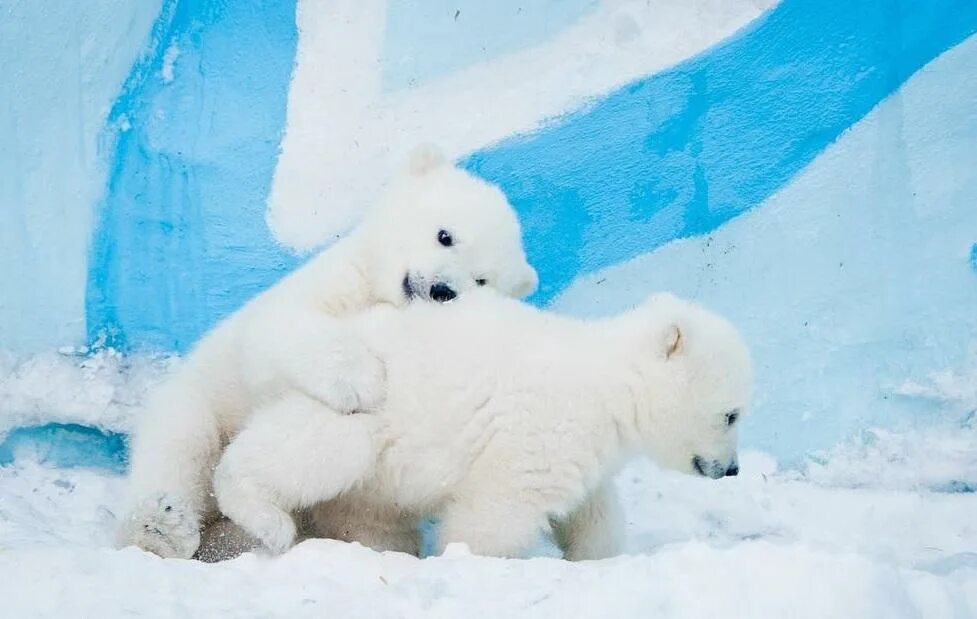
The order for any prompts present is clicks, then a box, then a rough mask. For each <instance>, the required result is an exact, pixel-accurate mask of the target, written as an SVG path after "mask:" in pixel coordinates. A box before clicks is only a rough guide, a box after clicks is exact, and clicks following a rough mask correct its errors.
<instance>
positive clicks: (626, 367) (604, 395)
mask: <svg viewBox="0 0 977 619" xmlns="http://www.w3.org/2000/svg"><path fill="white" fill-rule="evenodd" d="M631 327H632V325H629V324H627V321H625V320H621V319H620V318H609V319H603V320H599V321H591V322H588V324H587V331H588V335H589V340H590V341H588V342H586V343H585V345H586V349H589V350H591V351H595V352H594V353H593V354H592V355H590V356H588V357H587V358H586V360H585V361H584V365H583V366H582V367H580V368H579V370H580V371H579V374H578V375H577V376H576V378H577V380H575V381H574V382H575V383H576V386H575V388H574V391H575V392H576V394H578V395H577V397H578V398H579V402H580V403H581V404H582V405H581V406H578V407H574V411H575V415H577V416H578V417H579V422H580V426H581V427H582V428H584V429H585V430H584V433H583V434H582V435H581V437H580V440H581V442H584V441H586V442H587V443H589V444H590V445H591V448H590V449H589V450H588V451H592V453H593V456H594V458H595V460H596V461H597V462H600V463H601V467H602V470H601V471H600V472H599V473H597V474H596V476H597V477H601V478H602V477H606V476H608V475H612V474H614V473H615V472H616V471H617V470H618V469H620V468H621V467H622V466H623V465H624V464H626V463H627V461H629V460H631V459H633V458H635V457H637V456H641V455H650V454H648V449H647V447H646V445H645V442H644V441H643V440H642V436H643V434H644V432H643V430H644V429H645V428H646V426H647V425H649V423H653V421H652V420H651V419H650V415H649V413H650V412H651V409H650V408H649V407H650V406H651V404H652V403H651V402H649V401H648V398H647V396H646V394H647V393H649V392H650V390H649V388H648V381H649V380H651V379H652V378H653V377H649V376H647V375H646V374H645V373H644V368H643V367H642V364H638V363H633V362H632V361H633V360H634V359H636V357H635V355H636V354H643V351H641V350H639V348H640V343H639V342H636V341H635V335H634V329H633V328H631Z"/></svg>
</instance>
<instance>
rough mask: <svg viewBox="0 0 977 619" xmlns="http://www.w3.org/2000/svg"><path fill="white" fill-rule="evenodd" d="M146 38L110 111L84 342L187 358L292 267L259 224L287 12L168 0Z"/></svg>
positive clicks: (273, 146) (267, 0) (272, 154)
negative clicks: (107, 170)
mask: <svg viewBox="0 0 977 619" xmlns="http://www.w3.org/2000/svg"><path fill="white" fill-rule="evenodd" d="M152 39H153V48H152V51H151V53H150V54H148V55H147V56H146V57H145V58H144V59H143V60H141V61H140V62H139V63H137V65H136V66H135V67H134V68H133V70H132V74H131V76H130V78H129V80H128V81H127V83H126V85H125V87H124V89H123V92H122V94H121V95H120V96H119V98H118V100H117V102H116V104H115V106H114V108H113V109H112V112H111V114H110V119H109V122H110V132H109V134H108V135H107V136H106V138H107V143H108V148H110V149H114V162H113V165H112V170H111V174H110V178H109V185H108V189H107V194H106V197H105V200H104V203H103V204H102V206H101V213H100V220H99V222H98V226H97V228H96V231H95V234H94V239H93V243H92V253H91V260H90V263H91V271H90V273H89V279H88V298H87V323H88V334H89V337H90V338H91V339H93V340H94V339H98V338H99V337H100V336H102V335H103V334H104V335H107V336H108V342H107V343H108V344H110V345H113V346H116V347H118V348H121V349H147V348H148V349H155V350H178V351H184V350H186V349H187V348H188V347H189V346H190V345H191V344H192V343H193V342H194V341H195V340H196V339H197V338H198V337H199V336H200V335H201V334H202V333H204V332H205V331H206V330H207V329H209V328H210V327H211V326H213V324H214V323H215V322H216V321H217V320H218V319H219V318H221V317H222V316H225V315H226V314H228V313H229V312H231V311H233V310H234V309H235V308H237V307H238V306H239V305H240V304H241V303H242V302H243V301H244V300H246V299H247V298H249V297H251V296H253V295H254V294H255V293H256V292H258V291H260V290H262V289H264V288H266V287H267V286H268V285H270V284H271V283H273V282H274V281H276V280H277V279H278V278H279V277H280V276H281V275H282V274H283V273H285V272H287V271H289V270H290V269H292V268H294V267H295V265H296V264H297V263H298V260H297V259H296V258H295V257H293V256H291V255H290V254H289V253H287V252H286V251H285V250H283V249H282V248H281V247H280V246H279V245H278V244H277V243H276V242H275V241H274V240H273V239H272V236H271V234H270V232H269V230H268V228H267V226H266V224H265V200H266V196H267V194H268V191H269V188H270V183H271V178H272V173H273V170H274V165H275V161H276V158H277V155H278V147H279V143H280V140H281V136H282V131H283V127H284V123H285V109H286V99H287V91H288V83H289V79H290V75H291V70H292V64H293V60H294V56H295V46H296V42H297V32H296V28H295V5H294V1H280V0H262V1H254V2H223V1H220V0H168V1H167V2H166V3H165V4H164V7H163V11H162V14H161V16H160V18H159V20H158V21H157V23H156V25H155V27H154V30H153V35H152ZM174 44H175V45H176V46H177V48H178V49H179V50H180V51H179V55H178V56H177V58H176V62H175V65H174V67H173V75H174V79H173V81H172V82H170V83H166V82H165V81H164V79H163V76H162V69H163V63H164V58H165V56H166V53H167V49H168V48H170V46H171V45H174ZM123 125H127V126H130V127H131V128H130V129H128V130H120V129H119V127H121V126H123Z"/></svg>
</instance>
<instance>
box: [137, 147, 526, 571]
mask: <svg viewBox="0 0 977 619" xmlns="http://www.w3.org/2000/svg"><path fill="white" fill-rule="evenodd" d="M536 283H537V278H536V272H535V271H534V270H533V269H532V267H530V266H529V264H528V263H527V261H526V257H525V253H524V251H523V246H522V240H521V231H520V227H519V223H518V220H517V218H516V216H515V213H514V211H513V209H512V207H511V206H510V205H509V203H508V201H507V200H506V198H505V196H504V195H503V194H502V192H501V191H499V189H498V188H496V187H494V186H491V185H489V184H487V183H485V182H482V181H481V180H479V179H476V178H475V177H473V176H471V175H469V174H467V173H466V172H463V171H461V170H459V169H457V168H454V167H452V166H450V165H447V164H446V163H445V162H444V161H443V159H441V158H440V156H439V153H436V151H434V150H432V149H431V148H427V149H421V150H418V151H416V152H415V154H414V156H413V159H412V161H411V164H410V166H409V169H408V170H407V171H405V173H404V174H402V175H401V177H400V178H399V179H397V180H396V181H395V182H394V183H393V185H392V187H391V189H390V190H389V191H388V192H387V194H386V196H385V199H384V200H382V202H381V203H380V204H379V205H378V207H377V208H376V209H375V210H374V211H373V212H372V213H370V214H368V215H367V217H366V219H364V221H363V222H362V223H361V224H360V225H359V226H358V227H357V228H356V229H355V230H354V231H353V232H352V233H351V234H350V235H349V236H347V237H346V238H344V239H342V240H340V241H338V242H337V243H335V244H334V245H333V246H332V247H330V248H328V249H326V250H324V251H323V252H322V253H320V254H318V255H317V256H315V257H314V258H312V259H311V260H310V261H309V262H308V263H306V264H305V265H303V266H302V267H300V268H299V269H297V270H296V271H295V272H293V273H291V274H290V275H288V276H287V277H285V278H284V279H283V280H282V281H281V282H279V283H278V284H276V285H275V286H273V287H272V288H270V289H268V290H267V291H265V292H263V293H261V294H259V295H258V296H257V297H255V298H254V299H253V300H251V301H250V302H248V303H247V304H246V305H245V306H244V307H242V308H241V309H240V310H238V311H237V312H236V313H234V314H232V315H231V316H230V317H228V318H227V319H225V320H224V321H223V322H221V323H220V324H219V325H218V326H217V327H215V328H214V330H213V331H211V332H210V333H209V334H208V335H207V336H205V337H204V338H203V339H202V340H201V341H200V342H199V343H198V344H197V345H196V347H195V348H194V349H193V350H192V351H191V353H190V354H189V356H188V357H187V358H186V359H185V362H184V363H183V365H182V366H181V367H180V369H179V370H178V371H177V372H176V373H175V374H174V375H173V376H171V377H170V378H169V379H168V380H167V381H166V382H165V383H164V384H162V385H161V386H160V388H159V389H158V390H156V391H155V393H153V394H151V397H150V401H149V404H148V407H147V410H145V411H144V413H143V416H142V418H141V419H140V425H139V427H138V428H137V429H136V432H135V435H134V439H133V444H132V454H131V473H130V482H129V493H128V497H127V503H126V512H125V513H124V517H123V518H122V520H121V522H120V529H119V536H118V541H119V543H120V544H121V545H130V544H134V545H136V546H139V547H141V548H143V549H145V550H150V551H152V552H155V553H157V554H159V555H161V556H163V557H181V558H189V557H191V556H192V555H193V553H194V552H195V550H196V549H197V547H198V545H199V542H200V530H201V526H202V525H204V524H206V523H207V522H208V521H211V520H212V519H214V518H215V517H216V516H217V515H218V514H217V512H216V504H215V502H214V498H213V492H212V475H213V470H214V466H215V465H216V464H217V460H218V458H219V456H220V453H221V450H222V449H223V447H224V445H226V443H227V441H228V440H230V439H231V438H232V437H233V436H234V435H235V434H237V432H238V431H239V430H240V429H241V428H242V427H243V425H244V424H245V422H246V421H247V419H248V418H249V417H250V415H251V414H252V411H253V410H254V409H255V407H256V406H260V405H262V404H263V403H264V402H267V401H270V400H272V399H276V398H280V397H281V396H282V394H283V393H286V392H287V393H293V392H294V393H301V394H304V395H305V396H307V397H309V398H311V399H312V400H314V401H316V402H321V403H322V404H323V405H325V406H324V407H323V408H322V409H321V411H322V413H323V414H332V415H336V414H347V413H351V412H354V411H358V410H369V409H372V408H374V407H376V405H377V403H378V402H379V401H380V400H381V399H382V398H383V393H384V380H385V379H384V367H383V364H382V363H381V362H380V360H379V359H377V357H376V356H375V354H374V353H373V352H372V350H371V347H370V346H369V345H368V344H365V343H364V342H362V341H361V340H360V339H359V338H358V336H357V335H356V334H355V333H354V332H352V331H350V329H349V327H348V326H347V325H346V324H344V323H342V322H340V321H339V320H337V319H338V318H340V317H342V316H348V315H350V314H355V313H357V312H361V311H363V310H366V309H368V308H370V307H373V306H377V305H384V304H387V305H392V306H400V305H404V304H406V303H407V302H408V301H410V300H411V299H414V298H419V299H424V300H431V301H449V300H451V299H452V298H454V297H455V296H456V295H459V294H465V293H466V292H467V291H468V290H470V289H473V288H475V287H478V286H483V285H484V286H489V287H491V288H493V289H496V290H498V291H500V293H502V294H505V295H511V296H514V297H521V296H524V295H526V294H528V293H530V292H531V291H532V290H533V289H534V288H535V287H536ZM326 406H328V408H326ZM330 411H331V412H330ZM334 472H335V473H337V474H338V471H334Z"/></svg>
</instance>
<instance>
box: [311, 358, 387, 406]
mask: <svg viewBox="0 0 977 619" xmlns="http://www.w3.org/2000/svg"><path fill="white" fill-rule="evenodd" d="M341 357H342V358H341V360H337V362H336V363H335V364H331V367H330V366H326V367H325V368H324V369H326V370H327V371H326V372H324V373H323V374H321V375H320V377H319V380H318V381H315V382H313V383H312V384H310V385H308V389H307V392H308V394H309V395H311V396H312V397H314V398H315V399H317V400H319V401H320V402H322V403H323V404H325V405H326V406H328V407H330V408H332V409H333V410H335V411H336V412H339V413H344V414H349V413H360V412H369V411H373V410H376V409H377V408H379V407H380V405H381V404H383V400H384V396H385V395H386V382H387V372H386V368H385V367H384V365H383V362H382V361H380V359H379V358H377V357H376V356H375V355H374V354H373V352H372V351H370V350H368V349H366V348H365V347H361V346H355V347H353V348H352V349H350V350H347V351H344V354H342V355H341Z"/></svg>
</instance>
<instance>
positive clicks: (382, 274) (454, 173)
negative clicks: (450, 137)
mask: <svg viewBox="0 0 977 619" xmlns="http://www.w3.org/2000/svg"><path fill="white" fill-rule="evenodd" d="M359 233H360V234H366V235H369V236H370V237H371V240H370V242H369V246H370V247H375V248H376V249H375V252H374V254H373V255H372V256H370V267H369V268H370V269H371V279H373V281H374V285H375V293H376V294H377V295H378V296H379V297H380V299H379V300H381V301H386V302H388V303H393V304H395V305H402V304H404V303H407V302H409V301H411V300H412V299H424V300H432V301H438V302H446V301H450V300H452V299H454V298H455V297H456V296H458V295H460V294H463V293H464V292H465V291H467V290H471V289H472V288H475V287H478V286H489V287H491V288H494V289H496V290H498V291H499V292H501V293H502V294H504V295H506V296H509V297H514V298H522V297H524V296H526V295H528V294H530V293H531V292H532V291H533V290H535V289H536V284H537V276H536V271H535V270H534V269H533V268H532V267H531V266H530V265H529V263H528V262H527V260H526V253H525V251H524V249H523V245H522V231H521V229H520V227H519V220H518V219H517V218H516V214H515V211H514V210H513V208H512V206H511V205H510V204H509V202H508V200H506V197H505V195H504V194H503V193H502V191H500V190H499V188H498V187H495V186H493V185H490V184H489V183H486V182H485V181H482V180H480V179H478V178H476V177H474V176H472V175H471V174H469V173H467V172H465V171H463V170H460V169H458V168H456V167H454V166H452V165H450V164H449V163H448V162H447V161H446V160H445V159H444V157H443V155H442V154H441V152H440V151H438V150H437V149H435V148H434V147H430V146H426V147H421V148H418V149H416V150H415V151H414V153H413V154H412V155H411V157H410V161H409V163H408V165H407V167H406V169H405V170H404V171H402V172H401V173H400V174H399V175H398V177H397V178H396V179H395V180H394V181H393V183H392V185H391V187H390V188H389V190H388V191H387V192H386V194H385V196H384V198H383V199H382V200H381V202H380V204H379V205H378V207H377V210H376V211H375V212H374V213H373V214H372V215H371V217H369V218H368V219H367V220H366V221H365V222H364V225H363V226H362V227H361V230H360V231H359Z"/></svg>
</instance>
